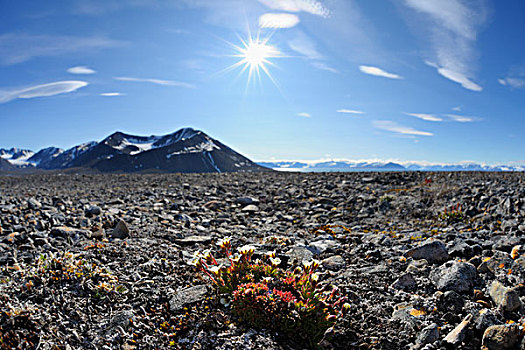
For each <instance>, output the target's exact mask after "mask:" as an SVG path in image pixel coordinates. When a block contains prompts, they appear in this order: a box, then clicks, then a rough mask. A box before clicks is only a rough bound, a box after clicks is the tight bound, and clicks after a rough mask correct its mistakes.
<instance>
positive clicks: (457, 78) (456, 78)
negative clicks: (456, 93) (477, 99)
mask: <svg viewBox="0 0 525 350" xmlns="http://www.w3.org/2000/svg"><path fill="white" fill-rule="evenodd" d="M438 73H439V74H441V75H442V76H444V77H445V78H447V79H450V80H452V81H453V82H456V83H458V84H460V85H461V86H463V87H464V88H465V89H467V90H472V91H482V90H483V88H482V87H481V86H479V85H478V84H476V83H475V82H473V81H472V80H470V79H469V78H467V77H466V76H465V75H464V74H463V73H460V72H456V71H452V70H449V69H446V68H443V67H441V68H438Z"/></svg>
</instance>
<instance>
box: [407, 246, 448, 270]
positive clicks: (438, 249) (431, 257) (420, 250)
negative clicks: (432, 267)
mask: <svg viewBox="0 0 525 350" xmlns="http://www.w3.org/2000/svg"><path fill="white" fill-rule="evenodd" d="M405 256H406V257H411V258H412V259H416V260H419V259H425V260H426V261H428V262H429V263H431V264H434V263H441V262H445V261H447V260H448V259H449V255H448V251H447V247H446V246H445V244H444V243H443V242H440V241H432V242H428V243H423V244H422V245H420V246H419V247H415V248H412V249H410V250H409V251H407V252H406V253H405Z"/></svg>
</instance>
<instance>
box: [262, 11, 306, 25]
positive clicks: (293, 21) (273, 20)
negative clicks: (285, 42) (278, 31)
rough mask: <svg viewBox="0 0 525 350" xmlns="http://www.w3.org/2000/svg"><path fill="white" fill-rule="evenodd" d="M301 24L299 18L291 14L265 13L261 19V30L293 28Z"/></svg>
mask: <svg viewBox="0 0 525 350" xmlns="http://www.w3.org/2000/svg"><path fill="white" fill-rule="evenodd" d="M297 24H299V17H297V16H296V15H293V14H291V13H265V14H264V15H262V16H260V17H259V27H261V28H292V27H295V26H296V25H297Z"/></svg>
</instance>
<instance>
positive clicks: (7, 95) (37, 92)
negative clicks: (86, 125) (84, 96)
mask: <svg viewBox="0 0 525 350" xmlns="http://www.w3.org/2000/svg"><path fill="white" fill-rule="evenodd" d="M86 85H88V83H86V82H85V81H76V80H71V81H57V82H54V83H48V84H42V85H36V86H31V87H28V88H24V89H19V90H11V91H0V103H6V102H9V101H12V100H15V99H18V98H22V99H28V98H35V97H46V96H54V95H59V94H65V93H68V92H73V91H75V90H78V89H80V88H81V87H84V86H86Z"/></svg>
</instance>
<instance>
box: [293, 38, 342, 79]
mask: <svg viewBox="0 0 525 350" xmlns="http://www.w3.org/2000/svg"><path fill="white" fill-rule="evenodd" d="M288 46H289V47H290V49H292V50H293V51H295V52H296V53H298V54H299V55H301V56H302V57H303V58H305V59H307V60H308V61H309V62H310V64H311V65H312V66H313V67H315V68H317V69H321V70H325V71H328V72H331V73H339V71H338V70H337V69H335V68H333V67H331V66H329V65H328V64H327V63H326V62H325V57H324V55H323V54H321V53H320V52H319V51H318V49H317V47H316V45H315V43H314V41H313V40H312V39H310V38H309V37H308V36H307V35H306V34H304V33H303V32H298V33H297V34H296V35H295V36H294V37H293V38H292V39H290V40H289V41H288Z"/></svg>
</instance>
